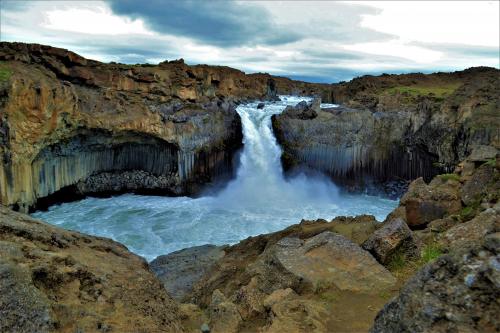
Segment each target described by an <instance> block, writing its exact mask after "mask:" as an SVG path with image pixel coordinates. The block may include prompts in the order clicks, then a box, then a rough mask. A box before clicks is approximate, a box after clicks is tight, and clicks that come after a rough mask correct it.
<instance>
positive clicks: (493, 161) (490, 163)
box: [484, 158, 497, 167]
mask: <svg viewBox="0 0 500 333" xmlns="http://www.w3.org/2000/svg"><path fill="white" fill-rule="evenodd" d="M484 165H488V166H491V167H495V166H496V165H497V159H496V158H492V159H489V160H487V161H486V162H484Z"/></svg>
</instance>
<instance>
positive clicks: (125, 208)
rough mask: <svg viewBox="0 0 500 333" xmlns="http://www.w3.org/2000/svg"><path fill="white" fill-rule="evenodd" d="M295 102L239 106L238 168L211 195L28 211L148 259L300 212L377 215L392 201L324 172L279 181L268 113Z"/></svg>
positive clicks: (259, 228) (267, 228) (228, 239)
mask: <svg viewBox="0 0 500 333" xmlns="http://www.w3.org/2000/svg"><path fill="white" fill-rule="evenodd" d="M301 100H306V98H299V97H291V96H288V97H285V96H282V101H281V102H274V103H266V106H265V108H264V109H261V110H259V109H257V103H250V104H246V105H241V106H239V107H238V109H237V111H238V113H239V114H240V116H241V120H242V124H243V137H244V139H243V140H244V149H243V152H242V154H241V157H240V158H241V161H240V167H239V169H238V172H237V177H236V179H235V180H233V181H231V182H230V183H229V184H228V185H227V186H226V188H224V189H223V190H221V191H220V192H218V193H217V194H215V195H212V196H205V197H201V198H196V199H193V198H188V197H158V196H142V195H132V194H126V195H120V196H116V197H112V198H107V199H102V198H88V199H85V200H81V201H78V202H71V203H64V204H61V205H56V206H52V207H51V208H50V209H49V210H48V211H46V212H36V213H34V214H33V216H35V217H37V218H41V219H43V220H45V221H47V222H49V223H52V224H55V225H58V226H60V227H63V228H66V229H72V230H77V231H81V232H84V233H88V234H93V235H99V236H105V237H110V238H112V239H114V240H117V241H119V242H121V243H123V244H125V245H126V246H127V247H128V248H129V249H130V250H131V251H133V252H135V253H137V254H139V255H142V256H144V257H145V258H147V259H148V260H151V259H154V258H155V257H156V256H158V255H161V254H166V253H169V252H172V251H176V250H179V249H182V248H186V247H190V246H196V245H203V244H217V245H222V244H228V243H229V244H233V243H236V242H238V241H240V240H242V239H244V238H247V237H248V236H255V235H258V234H262V233H268V232H273V231H277V230H280V229H283V228H285V227H287V226H289V225H291V224H295V223H298V222H300V220H301V219H303V218H304V219H317V218H324V219H327V220H329V219H332V218H333V217H335V216H339V215H358V214H373V215H375V217H376V218H377V219H378V220H383V219H384V218H385V216H386V215H387V214H388V213H389V212H390V211H391V210H392V209H393V208H394V207H395V206H396V205H397V201H393V200H388V199H383V198H379V197H374V196H368V195H347V194H340V193H339V191H338V189H337V187H336V186H335V185H334V184H332V183H331V182H330V181H329V180H328V179H327V178H326V177H319V176H318V177H317V178H312V177H307V178H306V177H305V176H303V175H301V176H298V177H296V178H293V179H291V180H285V178H284V177H283V172H282V168H281V164H280V156H281V149H280V147H279V145H278V144H277V143H276V139H275V137H274V135H273V133H272V130H271V116H272V115H273V114H277V113H280V112H282V111H283V110H284V108H285V107H286V106H287V105H295V104H297V103H298V102H300V101H301ZM325 106H328V107H332V106H333V105H325Z"/></svg>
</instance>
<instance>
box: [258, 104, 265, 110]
mask: <svg viewBox="0 0 500 333" xmlns="http://www.w3.org/2000/svg"><path fill="white" fill-rule="evenodd" d="M265 106H266V104H265V103H259V104H257V109H263V108H264V107H265Z"/></svg>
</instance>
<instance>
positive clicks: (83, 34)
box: [0, 0, 500, 82]
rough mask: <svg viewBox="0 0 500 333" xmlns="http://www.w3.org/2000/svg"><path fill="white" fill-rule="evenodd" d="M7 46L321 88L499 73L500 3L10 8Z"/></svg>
mask: <svg viewBox="0 0 500 333" xmlns="http://www.w3.org/2000/svg"><path fill="white" fill-rule="evenodd" d="M0 4H1V14H0V22H1V23H0V39H1V40H2V41H20V42H29V43H40V44H48V45H52V46H57V47H63V48H67V49H70V50H72V51H74V52H77V53H79V54H81V55H83V56H85V57H88V58H92V59H96V60H100V61H105V62H109V61H116V62H123V63H143V62H148V63H158V62H160V61H164V60H166V59H168V60H172V59H177V58H184V59H185V61H186V62H187V63H189V64H198V63H206V64H217V65H227V66H231V67H235V68H239V69H241V70H244V71H245V72H269V73H271V74H275V75H284V76H289V77H292V78H297V79H304V80H308V81H317V82H337V81H339V80H348V79H351V78H352V77H355V76H359V75H363V74H367V73H369V74H379V73H383V72H386V73H402V72H412V71H423V72H432V71H439V70H440V71H450V70H457V69H458V70H459V69H464V68H467V67H471V66H480V65H482V66H492V67H497V68H498V67H500V54H499V40H500V36H499V31H500V26H499V24H500V23H499V22H500V19H499V15H500V14H499V13H500V9H499V1H498V0H497V1H484V2H483V1H470V2H467V1H458V2H452V1H443V2H438V1H425V2H408V1H401V2H392V1H391V2H383V1H382V2H376V1H355V2H348V1H336V2H334V1H321V2H313V1H246V2H245V1H238V2H231V1H204V0H198V1H168V0H167V1H165V0H141V1H137V0H107V1H8V0H0Z"/></svg>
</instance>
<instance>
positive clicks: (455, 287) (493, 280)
mask: <svg viewBox="0 0 500 333" xmlns="http://www.w3.org/2000/svg"><path fill="white" fill-rule="evenodd" d="M499 254H500V233H495V234H490V235H488V236H487V237H486V238H485V239H484V241H483V242H482V244H481V243H480V244H476V245H475V246H474V247H473V248H467V249H462V250H461V251H457V252H456V253H452V254H449V255H444V256H441V257H440V258H438V259H437V260H436V261H434V262H432V263H430V264H428V265H426V266H424V268H422V269H421V270H420V271H419V272H418V273H417V274H416V275H415V276H414V277H413V278H411V279H410V281H409V282H408V283H407V284H406V285H405V286H404V287H403V289H402V290H401V293H400V295H399V296H398V297H397V298H395V299H393V300H392V301H391V302H389V303H387V304H386V305H385V306H384V308H383V309H382V310H381V311H380V312H379V313H378V315H377V317H376V318H375V322H374V325H373V327H372V329H371V330H370V332H371V333H378V332H380V333H387V332H400V333H417V332H435V333H441V332H442V333H444V332H498V331H500V317H499V316H498V314H499V311H500V304H499V300H500V260H499Z"/></svg>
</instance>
